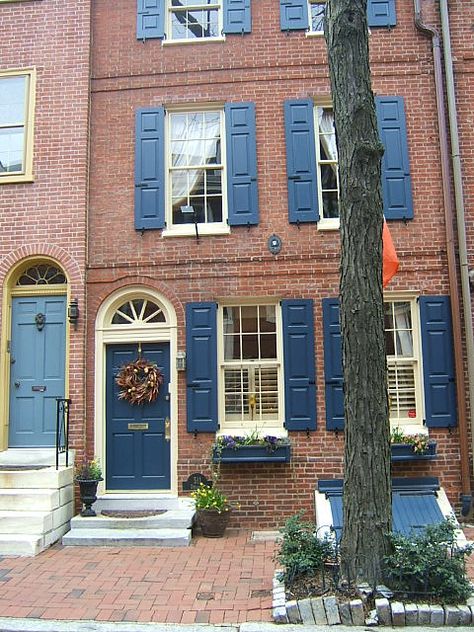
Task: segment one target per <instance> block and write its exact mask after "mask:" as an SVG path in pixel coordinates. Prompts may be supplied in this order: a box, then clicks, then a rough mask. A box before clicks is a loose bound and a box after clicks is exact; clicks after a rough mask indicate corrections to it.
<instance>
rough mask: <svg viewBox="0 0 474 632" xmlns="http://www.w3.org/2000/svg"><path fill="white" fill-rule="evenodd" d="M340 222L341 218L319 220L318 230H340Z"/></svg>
mask: <svg viewBox="0 0 474 632" xmlns="http://www.w3.org/2000/svg"><path fill="white" fill-rule="evenodd" d="M339 228H340V222H339V218H336V219H322V220H321V221H319V222H318V230H339Z"/></svg>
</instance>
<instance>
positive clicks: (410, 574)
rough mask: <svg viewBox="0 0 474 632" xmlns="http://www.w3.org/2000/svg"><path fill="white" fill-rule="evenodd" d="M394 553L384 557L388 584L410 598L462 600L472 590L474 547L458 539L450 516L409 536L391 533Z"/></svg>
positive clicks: (451, 601) (457, 601) (445, 600)
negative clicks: (468, 566) (469, 569)
mask: <svg viewBox="0 0 474 632" xmlns="http://www.w3.org/2000/svg"><path fill="white" fill-rule="evenodd" d="M390 537H391V541H392V545H393V553H392V554H390V555H387V556H386V557H385V558H384V565H385V568H386V575H387V579H386V582H387V585H388V586H389V587H390V588H391V589H392V590H393V591H394V592H396V593H409V595H410V598H413V597H416V596H418V597H421V598H424V599H426V597H427V596H428V597H432V598H436V599H437V600H440V601H441V602H443V603H448V604H449V603H454V604H456V603H462V602H464V601H465V600H466V599H467V598H468V597H469V596H470V595H471V592H472V587H471V584H470V581H469V579H468V577H467V575H466V557H467V556H468V555H470V554H471V552H472V547H471V546H465V547H460V546H458V544H457V542H456V523H455V521H454V519H448V520H445V521H444V522H441V523H440V524H437V525H430V526H428V527H426V529H425V530H424V531H423V532H422V533H417V534H413V535H411V536H409V537H406V536H402V535H399V534H392V535H391V536H390Z"/></svg>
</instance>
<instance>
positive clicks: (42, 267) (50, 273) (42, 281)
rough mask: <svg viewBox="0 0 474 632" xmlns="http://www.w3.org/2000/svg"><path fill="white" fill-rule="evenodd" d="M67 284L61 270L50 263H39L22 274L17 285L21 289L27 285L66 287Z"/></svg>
mask: <svg viewBox="0 0 474 632" xmlns="http://www.w3.org/2000/svg"><path fill="white" fill-rule="evenodd" d="M66 283H67V280H66V276H65V274H64V272H63V271H62V270H61V269H60V268H58V267H56V266H54V265H52V264H50V263H37V264H36V265H34V266H30V267H29V268H27V269H26V270H24V271H23V272H22V273H21V274H20V276H19V277H18V280H17V282H16V285H17V286H20V287H21V286H25V285H64V284H66Z"/></svg>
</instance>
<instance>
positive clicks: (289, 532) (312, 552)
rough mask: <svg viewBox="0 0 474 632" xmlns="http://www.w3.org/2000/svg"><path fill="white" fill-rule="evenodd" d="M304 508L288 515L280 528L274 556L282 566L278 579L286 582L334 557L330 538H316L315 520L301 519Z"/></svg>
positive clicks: (320, 567) (312, 571) (287, 583)
mask: <svg viewBox="0 0 474 632" xmlns="http://www.w3.org/2000/svg"><path fill="white" fill-rule="evenodd" d="M302 516H303V512H300V513H298V514H296V515H295V516H292V517H291V518H288V520H287V521H286V523H285V526H284V528H283V529H281V531H280V533H281V534H282V540H281V542H280V548H279V551H278V552H277V555H276V559H277V560H278V562H279V563H280V564H282V565H283V567H284V570H283V572H282V573H281V574H280V579H281V580H283V581H284V582H285V584H286V585H287V586H291V584H292V583H293V582H294V581H295V580H296V579H299V578H300V577H302V576H304V575H311V574H315V573H317V572H318V571H320V570H321V569H322V568H323V566H324V563H325V562H326V561H327V560H330V559H332V560H334V555H335V554H334V544H333V542H332V541H331V539H330V538H328V537H325V538H319V537H318V535H317V532H316V526H315V524H314V523H312V522H309V521H304V520H303V519H302Z"/></svg>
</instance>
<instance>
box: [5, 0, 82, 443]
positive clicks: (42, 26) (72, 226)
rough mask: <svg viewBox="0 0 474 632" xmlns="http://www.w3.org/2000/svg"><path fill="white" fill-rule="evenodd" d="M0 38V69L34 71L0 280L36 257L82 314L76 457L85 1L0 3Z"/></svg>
mask: <svg viewBox="0 0 474 632" xmlns="http://www.w3.org/2000/svg"><path fill="white" fill-rule="evenodd" d="M0 33H1V36H0V70H9V69H22V68H27V67H32V66H34V67H36V72H37V77H36V88H37V89H36V108H35V127H34V154H33V174H34V182H32V183H24V184H10V185H8V184H0V200H1V201H0V210H1V215H0V217H1V231H0V281H1V282H2V283H3V282H4V280H5V276H6V275H7V274H8V273H9V271H10V270H11V269H12V267H13V266H15V265H16V264H18V262H20V261H21V260H22V259H23V258H25V257H36V256H37V257H39V256H49V257H53V258H54V259H56V261H57V262H58V263H59V264H60V265H61V266H62V267H63V268H64V270H65V271H66V273H67V275H68V276H69V280H70V286H71V297H77V298H78V301H79V307H80V310H81V314H82V317H81V319H80V321H79V326H78V329H77V330H74V329H73V328H71V334H70V340H69V376H70V377H69V396H70V397H71V399H72V402H73V405H72V411H71V440H72V447H75V448H77V449H78V450H79V451H81V450H82V449H83V420H84V383H85V380H84V374H85V360H84V331H85V319H84V317H83V315H84V314H85V307H86V303H85V263H86V205H87V172H88V167H87V160H88V155H87V144H88V114H89V105H88V104H89V96H88V92H89V44H90V2H89V1H88V0H43V1H42V2H39V1H38V0H30V1H27V2H11V3H2V5H1V7H0ZM4 317H5V312H4V311H3V312H2V318H4ZM2 424H3V421H2Z"/></svg>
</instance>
